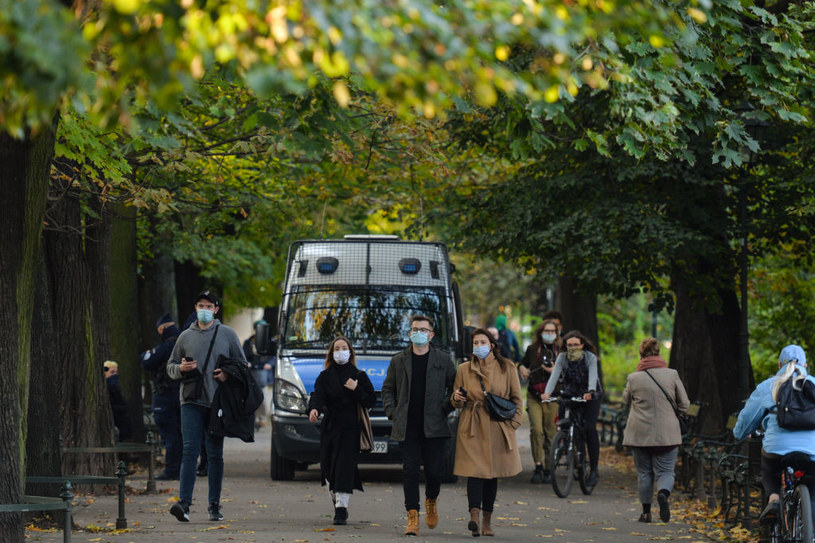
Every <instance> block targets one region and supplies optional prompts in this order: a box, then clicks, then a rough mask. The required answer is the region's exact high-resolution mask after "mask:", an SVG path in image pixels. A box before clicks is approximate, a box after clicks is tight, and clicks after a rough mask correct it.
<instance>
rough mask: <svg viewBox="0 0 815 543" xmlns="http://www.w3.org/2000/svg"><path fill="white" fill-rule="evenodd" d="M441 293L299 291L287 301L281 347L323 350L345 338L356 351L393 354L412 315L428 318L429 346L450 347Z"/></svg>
mask: <svg viewBox="0 0 815 543" xmlns="http://www.w3.org/2000/svg"><path fill="white" fill-rule="evenodd" d="M447 312H448V309H447V307H446V300H445V297H444V291H443V290H442V289H440V288H430V287H379V286H378V287H375V288H371V287H370V286H369V287H366V288H360V287H337V286H336V285H332V286H330V287H324V286H305V287H299V289H298V290H296V291H295V292H293V293H292V294H291V296H290V297H289V307H288V308H287V313H288V318H287V319H286V321H287V322H286V329H285V331H284V333H283V335H282V337H283V338H284V341H283V345H282V347H283V348H284V349H298V348H299V349H319V350H324V349H325V348H327V346H328V344H329V342H330V341H331V340H332V339H334V337H336V336H338V335H343V336H346V337H347V338H348V339H350V340H351V342H352V343H353V345H354V349H355V350H356V351H357V352H366V351H386V352H395V351H398V350H401V349H404V348H406V347H407V346H408V344H409V342H410V340H409V335H410V317H411V315H415V314H420V315H427V316H429V317H432V318H433V320H434V321H435V332H436V335H435V336H434V337H433V340H432V344H433V345H435V346H436V347H439V348H445V349H446V348H449V342H450V340H449V337H450V336H449V333H448V330H447V319H446V318H445V317H444V316H445V315H446V314H447Z"/></svg>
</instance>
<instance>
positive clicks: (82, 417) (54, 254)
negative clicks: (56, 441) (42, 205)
mask: <svg viewBox="0 0 815 543" xmlns="http://www.w3.org/2000/svg"><path fill="white" fill-rule="evenodd" d="M59 189H60V190H62V193H61V194H60V196H59V197H58V198H57V199H56V202H55V203H54V205H53V206H52V207H51V209H50V210H49V215H50V216H51V217H53V219H54V222H55V224H56V225H57V226H58V227H59V228H58V229H54V230H49V231H47V232H46V235H45V245H46V254H47V256H48V269H49V274H50V282H51V285H52V288H53V293H54V297H53V308H54V334H55V336H56V338H57V349H56V353H55V356H54V367H53V373H54V375H59V376H60V385H61V386H62V394H64V396H63V398H64V404H63V405H64V411H63V416H62V438H63V444H64V445H65V446H66V447H92V446H93V447H98V446H109V445H112V444H113V436H114V432H113V415H112V412H111V407H110V398H109V396H108V392H107V387H106V383H105V378H104V374H103V365H102V363H103V360H100V359H99V358H98V357H97V356H98V355H97V349H96V339H95V338H96V335H97V333H98V330H97V326H96V325H95V324H94V320H93V315H94V309H93V308H92V307H91V305H92V300H94V299H95V298H94V297H93V296H92V294H91V284H90V279H89V278H90V277H92V273H91V271H90V270H89V266H88V265H87V262H86V259H85V251H84V247H85V242H86V240H85V238H84V236H83V228H82V217H81V211H80V201H79V196H78V194H77V193H75V192H74V191H72V190H71V189H69V188H68V187H59ZM99 309H100V308H97V309H96V310H97V311H98V310H99ZM103 325H104V323H103ZM62 466H63V473H72V474H81V475H110V474H112V473H113V472H114V471H115V464H114V462H113V458H112V457H111V455H101V454H92V455H91V454H66V455H64V456H63V464H62Z"/></svg>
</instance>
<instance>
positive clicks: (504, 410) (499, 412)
mask: <svg viewBox="0 0 815 543" xmlns="http://www.w3.org/2000/svg"><path fill="white" fill-rule="evenodd" d="M478 382H479V383H481V390H483V391H484V407H485V408H486V409H487V413H489V414H490V417H491V418H492V420H495V421H498V422H504V421H507V420H510V419H511V418H512V417H514V416H515V413H516V411H517V410H518V406H517V405H515V402H513V401H512V400H508V399H506V398H502V397H501V396H496V395H495V394H491V393H489V392H487V389H486V388H484V381H482V380H481V376H480V375H479V376H478Z"/></svg>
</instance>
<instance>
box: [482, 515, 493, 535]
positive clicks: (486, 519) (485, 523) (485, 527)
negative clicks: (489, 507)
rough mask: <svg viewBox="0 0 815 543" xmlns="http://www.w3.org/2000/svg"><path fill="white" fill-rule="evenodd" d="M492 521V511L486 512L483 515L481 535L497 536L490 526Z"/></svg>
mask: <svg viewBox="0 0 815 543" xmlns="http://www.w3.org/2000/svg"><path fill="white" fill-rule="evenodd" d="M490 520H492V511H484V512H483V513H482V514H481V535H490V536H491V535H495V532H493V531H492V526H490Z"/></svg>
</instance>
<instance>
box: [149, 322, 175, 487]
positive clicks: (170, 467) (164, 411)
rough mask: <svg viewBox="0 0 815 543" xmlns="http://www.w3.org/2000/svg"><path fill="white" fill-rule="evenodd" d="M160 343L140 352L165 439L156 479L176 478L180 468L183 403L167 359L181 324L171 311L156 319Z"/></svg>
mask: <svg viewBox="0 0 815 543" xmlns="http://www.w3.org/2000/svg"><path fill="white" fill-rule="evenodd" d="M156 330H157V331H158V333H159V335H160V336H161V343H159V344H158V345H156V346H155V347H154V348H152V349H150V350H149V351H145V352H143V353H142V355H141V366H142V368H144V369H145V370H147V371H149V372H150V385H151V386H152V389H153V418H154V419H155V421H156V428H158V433H159V435H161V440H162V441H163V442H164V450H165V454H164V472H163V473H160V474H158V475H156V480H157V481H174V480H176V479H178V476H179V473H180V472H181V450H182V449H181V403H180V401H179V399H178V388H179V386H178V381H176V380H174V379H171V378H170V376H169V375H167V361H168V360H169V359H170V354H172V352H173V347H175V342H176V340H177V339H178V334H179V332H178V327H177V326H176V325H175V322H174V321H173V318H172V317H171V316H170V314H169V313H165V314H164V315H162V316H161V317H159V319H158V320H157V321H156Z"/></svg>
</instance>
